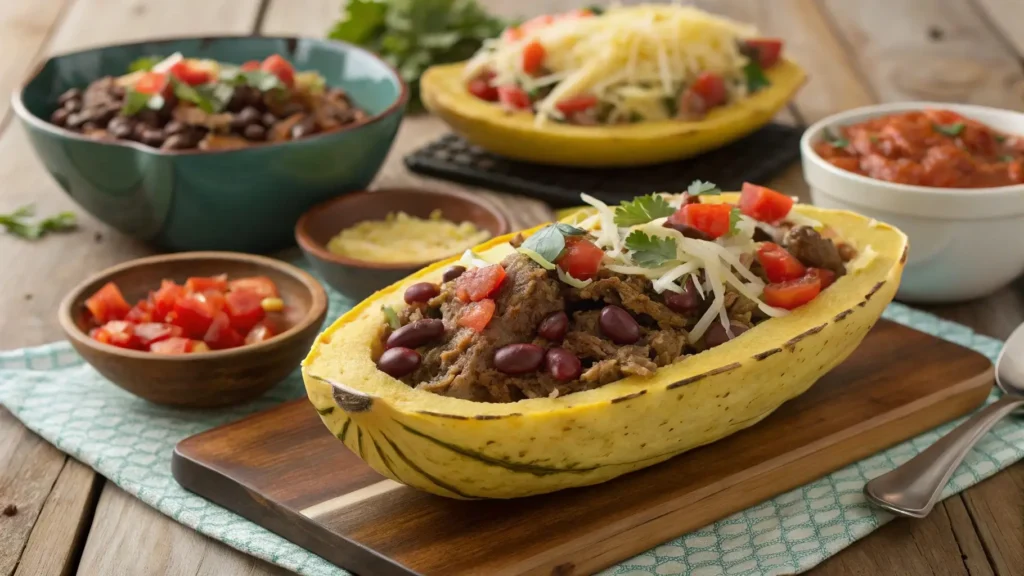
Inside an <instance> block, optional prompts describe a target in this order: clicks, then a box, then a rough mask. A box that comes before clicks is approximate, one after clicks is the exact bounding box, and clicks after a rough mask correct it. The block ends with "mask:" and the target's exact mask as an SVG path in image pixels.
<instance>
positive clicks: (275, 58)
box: [260, 54, 295, 88]
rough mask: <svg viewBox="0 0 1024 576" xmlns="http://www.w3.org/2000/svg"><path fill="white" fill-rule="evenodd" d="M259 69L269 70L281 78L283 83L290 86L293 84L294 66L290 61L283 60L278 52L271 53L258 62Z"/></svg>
mask: <svg viewBox="0 0 1024 576" xmlns="http://www.w3.org/2000/svg"><path fill="white" fill-rule="evenodd" d="M260 70H263V71H264V72H270V73H271V74H273V75H274V76H277V77H278V78H280V79H281V82H284V85H285V86H287V87H289V88H291V87H293V86H295V68H293V67H292V64H291V62H289V61H287V60H285V59H284V58H282V57H281V55H280V54H271V55H270V56H267V58H266V60H264V61H263V63H262V64H260Z"/></svg>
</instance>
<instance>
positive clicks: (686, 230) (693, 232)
mask: <svg viewBox="0 0 1024 576" xmlns="http://www.w3.org/2000/svg"><path fill="white" fill-rule="evenodd" d="M662 226H664V227H665V228H671V229H673V230H675V231H676V232H679V233H680V234H682V235H683V236H684V237H686V238H696V239H697V240H711V236H708V235H707V234H705V233H704V232H702V231H701V230H698V229H696V228H694V227H693V226H688V225H686V224H678V223H675V222H669V221H668V220H666V221H665V223H664V224H662Z"/></svg>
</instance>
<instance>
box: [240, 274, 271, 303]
mask: <svg viewBox="0 0 1024 576" xmlns="http://www.w3.org/2000/svg"><path fill="white" fill-rule="evenodd" d="M228 290H231V291H243V290H244V291H248V292H255V293H257V294H259V295H260V297H261V298H278V297H280V294H278V293H277V285H275V284H274V281H273V280H271V279H270V278H267V277H266V276H249V277H247V278H238V279H237V280H232V281H230V282H228Z"/></svg>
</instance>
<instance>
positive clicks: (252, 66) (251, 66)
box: [239, 60, 260, 72]
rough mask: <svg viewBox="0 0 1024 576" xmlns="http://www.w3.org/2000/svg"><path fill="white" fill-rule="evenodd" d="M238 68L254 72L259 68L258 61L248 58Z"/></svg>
mask: <svg viewBox="0 0 1024 576" xmlns="http://www.w3.org/2000/svg"><path fill="white" fill-rule="evenodd" d="M239 68H240V69H241V70H242V72H255V71H257V70H259V69H260V61H259V60H249V61H248V62H246V63H245V64H242V65H241V66H239Z"/></svg>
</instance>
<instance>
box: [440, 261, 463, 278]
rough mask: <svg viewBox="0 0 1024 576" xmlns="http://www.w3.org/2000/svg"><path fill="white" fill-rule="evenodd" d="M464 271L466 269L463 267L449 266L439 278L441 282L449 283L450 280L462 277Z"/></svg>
mask: <svg viewBox="0 0 1024 576" xmlns="http://www.w3.org/2000/svg"><path fill="white" fill-rule="evenodd" d="M465 271H466V267H465V266H457V265H456V266H450V267H448V269H446V270H445V271H444V276H441V281H442V282H451V281H452V280H455V279H456V278H458V277H459V276H462V273H463V272H465Z"/></svg>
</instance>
